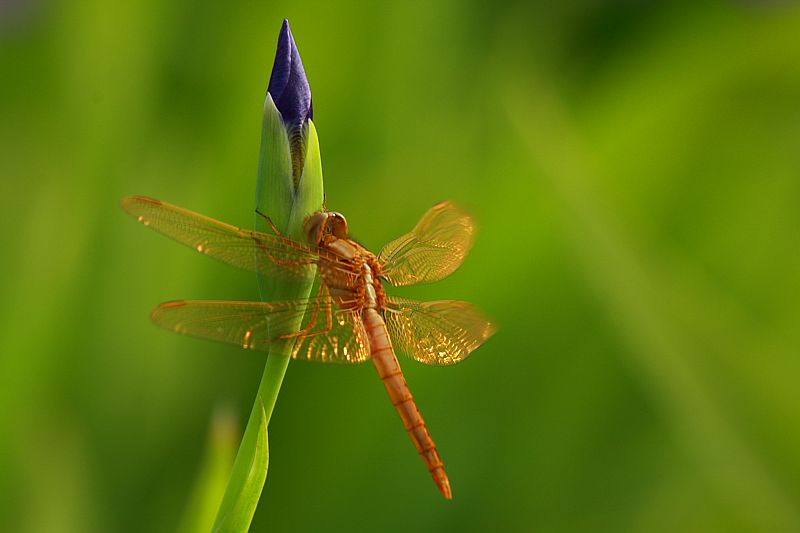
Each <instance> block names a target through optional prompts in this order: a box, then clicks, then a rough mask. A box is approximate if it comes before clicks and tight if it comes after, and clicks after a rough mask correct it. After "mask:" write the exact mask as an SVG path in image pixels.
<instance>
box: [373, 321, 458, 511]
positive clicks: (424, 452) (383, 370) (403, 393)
mask: <svg viewBox="0 0 800 533" xmlns="http://www.w3.org/2000/svg"><path fill="white" fill-rule="evenodd" d="M364 325H365V326H366V330H367V336H368V337H369V343H370V350H371V354H372V362H373V363H375V368H376V370H377V371H378V376H380V378H381V380H382V381H383V384H384V386H385V387H386V392H387V393H389V398H390V399H391V401H392V404H393V405H394V406H395V409H397V413H398V414H399V415H400V419H401V420H402V421H403V426H405V428H406V431H408V435H409V436H410V437H411V441H412V442H413V443H414V447H415V448H416V449H417V451H418V452H419V454H420V456H421V457H422V460H423V461H425V464H426V465H427V467H428V471H429V472H430V473H431V476H432V477H433V481H434V482H435V483H436V486H437V487H438V488H439V492H441V493H442V495H443V496H444V497H445V498H447V499H448V500H450V499H452V498H453V492H452V490H451V489H450V480H449V479H448V478H447V473H446V472H445V470H444V463H443V462H442V458H441V456H440V455H439V451H438V450H437V449H436V444H435V443H434V442H433V437H431V433H430V431H428V426H427V425H426V424H425V420H424V419H423V418H422V414H421V413H420V412H419V409H418V408H417V404H416V402H415V401H414V397H413V396H412V395H411V390H410V389H409V388H408V383H406V380H405V378H404V377H403V371H402V370H401V369H400V364H399V363H398V362H397V356H396V355H395V353H394V349H393V348H392V343H391V341H390V340H389V335H388V332H387V330H386V324H385V323H384V321H383V318H382V317H381V315H380V314H379V313H378V311H377V310H375V309H372V308H367V309H364Z"/></svg>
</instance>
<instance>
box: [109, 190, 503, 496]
mask: <svg viewBox="0 0 800 533" xmlns="http://www.w3.org/2000/svg"><path fill="white" fill-rule="evenodd" d="M122 208H123V209H124V210H125V211H126V212H127V213H129V214H130V215H132V216H133V217H134V218H136V219H137V220H138V221H139V222H141V223H142V224H144V225H145V226H147V227H149V228H151V229H154V230H156V231H157V232H159V233H162V234H164V235H166V236H167V237H170V238H172V239H174V240H176V241H178V242H180V243H182V244H184V245H186V246H189V247H190V248H192V249H194V250H196V251H197V252H199V253H201V254H204V255H207V256H209V257H212V258H214V259H217V260H219V261H222V262H224V263H227V264H229V265H232V266H234V267H238V268H241V269H244V270H248V271H253V272H257V273H259V274H262V275H264V276H265V277H266V278H267V279H272V280H276V282H278V283H280V282H281V280H301V279H309V278H313V279H314V280H315V281H314V285H313V287H314V288H313V289H312V291H311V296H310V297H308V298H305V299H296V300H290V301H258V302H247V301H211V300H194V301H171V302H165V303H162V304H160V305H158V306H157V307H156V308H155V309H154V310H153V312H152V315H151V318H152V320H153V322H154V323H155V324H156V325H158V326H161V327H163V328H166V329H168V330H171V331H174V332H177V333H182V334H186V335H191V336H195V337H200V338H205V339H211V340H216V341H222V342H226V343H231V344H235V345H238V346H240V347H241V348H244V349H249V350H259V351H267V352H268V351H269V350H270V348H271V347H273V346H275V344H276V343H287V342H293V343H294V344H293V346H292V349H291V357H292V358H293V359H297V360H307V361H318V362H333V363H361V362H364V361H367V360H372V362H373V363H374V366H375V368H376V370H377V373H378V376H379V377H380V379H381V380H382V381H383V384H384V386H385V388H386V391H387V393H388V395H389V398H390V399H391V402H392V404H393V405H394V407H395V409H396V410H397V412H398V413H399V415H400V418H401V420H402V422H403V425H404V427H405V429H406V431H407V432H408V434H409V436H410V437H411V441H412V442H413V443H414V446H415V447H416V449H417V451H418V452H419V454H420V456H421V457H422V459H423V461H424V462H425V464H426V466H427V468H428V471H429V472H430V474H431V476H432V477H433V480H434V482H435V483H436V486H437V487H438V489H439V491H440V492H441V493H442V495H443V496H444V497H445V498H447V499H452V489H451V486H450V481H449V479H448V477H447V473H446V471H445V467H444V463H443V462H442V458H441V455H440V454H439V451H438V449H437V447H436V444H435V443H434V441H433V438H432V437H431V433H430V431H429V430H428V426H427V424H426V423H425V420H424V419H423V418H422V415H421V413H420V411H419V408H418V407H417V404H416V401H415V400H414V397H413V396H412V394H411V391H410V389H409V386H408V383H407V382H406V380H405V377H404V376H403V372H402V370H401V368H400V364H399V362H398V360H397V356H396V354H395V352H396V351H399V352H401V353H403V354H405V355H407V356H409V357H411V358H412V359H414V360H416V361H419V362H421V363H425V364H428V365H452V364H455V363H458V362H460V361H463V360H464V359H465V358H466V357H467V356H468V355H469V354H470V353H471V352H472V351H473V350H475V349H476V348H478V347H479V346H480V345H481V344H483V343H484V342H485V341H486V340H487V339H489V337H491V336H492V335H493V334H494V333H495V331H496V326H495V324H494V323H493V322H492V321H491V320H489V319H488V318H487V317H486V316H485V315H484V314H483V313H482V312H481V311H480V310H479V309H478V308H476V307H475V306H473V305H472V304H470V303H468V302H464V301H457V300H439V301H429V302H418V301H414V300H410V299H406V298H398V297H393V296H389V295H388V294H387V293H386V292H385V290H384V284H389V285H393V286H396V287H401V286H408V285H414V284H418V283H428V282H433V281H437V280H440V279H443V278H445V277H447V276H449V275H450V274H452V273H453V272H454V271H455V270H456V269H457V268H458V267H459V266H460V265H461V263H462V262H463V260H464V258H465V257H466V255H467V253H468V252H469V250H470V248H471V247H472V244H473V242H474V237H475V224H474V222H473V220H472V218H471V217H470V216H469V215H468V214H467V213H465V212H464V211H463V210H462V209H461V208H459V207H458V206H456V205H455V204H453V203H451V202H443V203H439V204H437V205H435V206H433V207H432V208H431V209H430V210H428V212H427V213H425V215H424V216H423V217H422V219H421V220H420V221H419V223H418V224H417V225H416V226H415V227H414V229H413V230H412V231H411V232H409V233H407V234H405V235H403V236H401V237H400V238H398V239H395V240H394V241H392V242H390V243H389V244H387V245H386V246H384V247H383V249H382V250H381V251H380V253H378V254H377V255H375V254H373V253H372V252H370V251H369V250H367V249H366V248H365V247H364V246H362V245H361V244H359V243H358V242H356V241H355V240H353V239H351V238H350V236H349V231H348V225H347V220H346V219H345V217H344V216H343V215H342V214H341V213H337V212H333V211H327V210H323V211H320V212H317V213H315V214H313V215H311V216H310V217H309V218H308V219H306V221H305V223H304V233H305V237H306V239H307V242H305V243H303V242H299V241H297V240H293V239H290V238H288V237H286V236H285V235H283V234H282V233H281V232H280V230H279V229H278V228H277V227H276V226H275V225H274V224H273V223H272V221H271V220H270V219H269V217H265V218H266V220H267V221H268V222H269V224H268V226H269V228H270V229H268V230H266V231H253V230H247V229H240V228H237V227H234V226H231V225H229V224H226V223H224V222H220V221H217V220H214V219H212V218H209V217H206V216H204V215H201V214H198V213H195V212H192V211H189V210H187V209H183V208H181V207H177V206H174V205H171V204H168V203H165V202H161V201H159V200H154V199H152V198H147V197H143V196H130V197H126V198H123V200H122ZM262 216H263V215H262ZM298 323H299V324H300V327H299V329H298V328H297V324H298ZM291 325H294V331H292V328H291Z"/></svg>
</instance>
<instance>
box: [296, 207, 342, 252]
mask: <svg viewBox="0 0 800 533" xmlns="http://www.w3.org/2000/svg"><path fill="white" fill-rule="evenodd" d="M328 235H332V236H334V237H336V238H338V239H346V238H347V236H348V231H347V219H346V218H344V215H343V214H341V213H337V212H335V211H323V212H321V213H314V214H313V215H311V217H309V219H308V220H307V221H306V236H307V237H308V242H310V243H313V244H316V245H317V246H319V245H320V244H322V242H323V241H324V240H325V237H327V236H328Z"/></svg>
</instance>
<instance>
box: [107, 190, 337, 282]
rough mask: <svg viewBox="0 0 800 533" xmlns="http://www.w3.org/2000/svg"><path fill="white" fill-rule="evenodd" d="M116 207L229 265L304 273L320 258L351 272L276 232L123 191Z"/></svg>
mask: <svg viewBox="0 0 800 533" xmlns="http://www.w3.org/2000/svg"><path fill="white" fill-rule="evenodd" d="M122 208H123V209H124V210H125V211H126V212H128V213H129V214H130V215H132V216H133V217H134V218H136V219H137V220H138V221H139V222H141V223H142V224H144V225H145V226H148V227H150V228H152V229H154V230H156V231H158V232H159V233H162V234H164V235H166V236H167V237H170V238H171V239H174V240H176V241H178V242H179V243H181V244H184V245H186V246H188V247H190V248H193V249H194V250H197V251H198V252H200V253H202V254H205V255H208V256H209V257H213V258H214V259H217V260H219V261H222V262H223V263H227V264H229V265H233V266H235V267H238V268H241V269H244V270H249V271H254V272H261V273H263V274H266V275H267V276H270V275H271V276H280V277H290V278H296V279H307V276H309V275H311V274H312V273H313V268H314V266H315V265H317V264H318V263H319V262H320V261H324V262H326V263H328V264H329V265H330V266H331V268H335V269H339V270H341V271H342V272H347V273H348V274H349V275H351V276H352V275H353V274H352V272H351V271H350V269H349V268H348V264H347V263H346V262H345V261H343V260H342V259H341V258H339V257H337V256H336V255H334V254H331V253H329V252H326V251H324V250H311V249H310V248H309V247H307V246H305V245H303V244H301V243H298V242H296V241H293V240H292V239H288V238H286V237H284V236H282V235H278V234H277V233H263V232H259V231H250V230H244V229H240V228H237V227H234V226H231V225H229V224H225V223H224V222H219V221H218V220H214V219H213V218H209V217H207V216H204V215H201V214H199V213H195V212H193V211H189V210H188V209H183V208H181V207H177V206H174V205H170V204H168V203H164V202H161V201H159V200H154V199H152V198H146V197H144V196H129V197H127V198H123V199H122Z"/></svg>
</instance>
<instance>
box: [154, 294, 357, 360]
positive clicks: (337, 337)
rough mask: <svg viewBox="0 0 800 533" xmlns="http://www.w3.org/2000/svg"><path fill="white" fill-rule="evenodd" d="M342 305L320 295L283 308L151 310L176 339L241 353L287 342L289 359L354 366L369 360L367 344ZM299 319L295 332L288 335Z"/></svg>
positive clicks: (242, 305)
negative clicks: (207, 341)
mask: <svg viewBox="0 0 800 533" xmlns="http://www.w3.org/2000/svg"><path fill="white" fill-rule="evenodd" d="M348 304H349V302H338V303H336V302H334V301H333V299H331V298H330V296H328V295H327V293H326V292H323V291H321V292H320V295H319V296H317V297H315V298H310V299H306V300H296V301H285V302H232V301H176V302H166V303H163V304H161V305H159V306H158V307H156V308H155V309H154V310H153V313H152V319H153V322H155V323H156V324H157V325H159V326H161V327H163V328H165V329H168V330H171V331H175V332H177V333H182V334H185V335H191V336H194V337H200V338H203V339H211V340H215V341H221V342H226V343H230V344H236V345H238V346H241V347H242V348H244V349H249V350H259V351H269V349H270V347H271V346H273V345H274V344H275V343H277V342H292V341H293V342H294V348H293V351H292V357H293V358H295V359H304V360H307V361H320V362H336V363H360V362H362V361H366V360H367V359H369V356H370V351H369V342H368V340H367V334H366V331H365V330H364V325H363V323H362V321H361V319H360V316H359V313H358V310H357V309H354V308H352V307H349V306H348ZM300 317H303V318H302V322H301V327H300V330H299V331H294V332H292V331H291V329H292V326H293V325H296V324H297V321H298V320H299V319H300ZM287 331H288V333H287Z"/></svg>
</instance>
